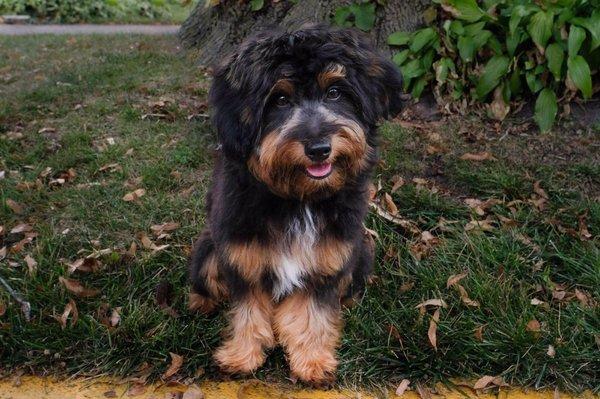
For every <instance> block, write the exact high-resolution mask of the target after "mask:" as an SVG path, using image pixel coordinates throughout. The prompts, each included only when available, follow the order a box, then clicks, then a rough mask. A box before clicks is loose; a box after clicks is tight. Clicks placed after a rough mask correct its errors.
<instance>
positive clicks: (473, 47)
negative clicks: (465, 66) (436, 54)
mask: <svg viewBox="0 0 600 399" xmlns="http://www.w3.org/2000/svg"><path fill="white" fill-rule="evenodd" d="M491 36H492V32H490V31H489V30H484V31H482V32H481V33H480V34H478V35H476V36H461V37H459V38H458V43H457V47H458V53H459V54H460V58H462V59H463V60H464V61H466V62H470V61H473V59H474V58H475V53H477V51H479V49H481V48H482V47H483V46H484V45H485V44H486V43H487V41H488V40H489V38H490V37H491Z"/></svg>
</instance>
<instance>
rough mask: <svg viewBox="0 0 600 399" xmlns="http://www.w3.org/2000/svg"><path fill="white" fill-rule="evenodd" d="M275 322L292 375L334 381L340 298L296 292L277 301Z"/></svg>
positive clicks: (316, 382)
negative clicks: (319, 296) (335, 299)
mask: <svg viewBox="0 0 600 399" xmlns="http://www.w3.org/2000/svg"><path fill="white" fill-rule="evenodd" d="M329 302H331V303H329ZM273 322H274V323H273V325H274V329H275V332H276V334H277V338H278V340H279V342H280V343H281V345H282V346H283V347H284V349H285V351H286V353H287V356H288V360H289V363H290V369H291V372H292V376H293V377H296V378H299V379H300V380H302V381H305V382H308V383H310V384H313V385H326V384H329V383H331V382H333V380H334V379H335V370H336V368H337V364H338V361H337V359H336V356H335V350H336V348H337V346H338V342H339V338H340V332H341V328H342V320H341V314H340V307H339V301H321V300H317V298H315V297H314V296H313V295H311V294H309V293H306V292H297V293H294V294H292V295H290V296H289V297H287V298H286V299H284V300H283V301H282V302H281V303H280V304H279V305H277V307H276V308H275V313H274V320H273Z"/></svg>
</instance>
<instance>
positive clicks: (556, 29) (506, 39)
mask: <svg viewBox="0 0 600 399" xmlns="http://www.w3.org/2000/svg"><path fill="white" fill-rule="evenodd" d="M426 16H427V17H428V18H429V22H430V23H429V24H428V26H427V27H425V28H422V29H419V30H417V31H416V32H412V33H407V32H397V33H394V34H392V35H390V36H389V38H388V43H389V44H390V45H391V46H393V47H394V48H396V49H397V51H396V53H395V55H394V61H395V63H396V64H397V65H398V66H399V67H400V69H401V70H402V72H403V74H404V79H405V82H404V84H405V89H406V90H408V91H410V92H411V93H412V95H413V97H415V98H418V97H419V96H420V95H421V94H422V92H423V90H424V89H425V88H426V87H428V86H429V87H431V88H432V89H433V91H434V93H435V94H436V98H437V99H438V101H439V102H441V103H443V104H452V103H454V104H457V103H458V104H463V106H464V105H466V104H470V103H471V102H475V101H480V102H486V103H489V112H490V114H491V116H493V117H495V118H497V119H500V120H502V119H504V117H506V115H507V114H508V113H509V112H510V107H511V104H513V103H514V101H515V100H518V99H522V98H527V97H532V96H533V97H534V98H535V114H534V118H535V121H536V122H537V124H538V126H539V127H540V129H541V130H542V131H545V130H548V129H550V128H551V127H552V125H553V124H554V121H555V119H556V116H557V113H558V109H559V103H561V101H565V102H566V101H568V100H572V99H573V98H574V97H575V96H581V97H582V98H583V99H588V98H590V97H591V96H592V95H593V93H594V82H593V80H596V81H597V73H598V68H599V65H600V0H553V1H548V0H537V1H531V0H504V1H500V0H483V1H480V2H477V1H476V0H435V5H434V6H433V7H432V8H431V9H430V10H429V11H428V12H427V14H426Z"/></svg>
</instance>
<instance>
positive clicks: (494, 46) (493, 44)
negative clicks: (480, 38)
mask: <svg viewBox="0 0 600 399" xmlns="http://www.w3.org/2000/svg"><path fill="white" fill-rule="evenodd" d="M486 32H488V31H486ZM487 46H488V47H489V48H490V49H491V50H492V51H493V52H494V54H502V45H501V44H500V41H499V40H498V39H496V36H494V35H492V32H490V37H489V39H488V40H487Z"/></svg>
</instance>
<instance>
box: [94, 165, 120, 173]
mask: <svg viewBox="0 0 600 399" xmlns="http://www.w3.org/2000/svg"><path fill="white" fill-rule="evenodd" d="M122 170H123V168H122V167H121V165H119V164H118V163H108V164H106V165H102V166H101V167H100V168H99V169H98V172H109V173H114V172H120V171H122Z"/></svg>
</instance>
